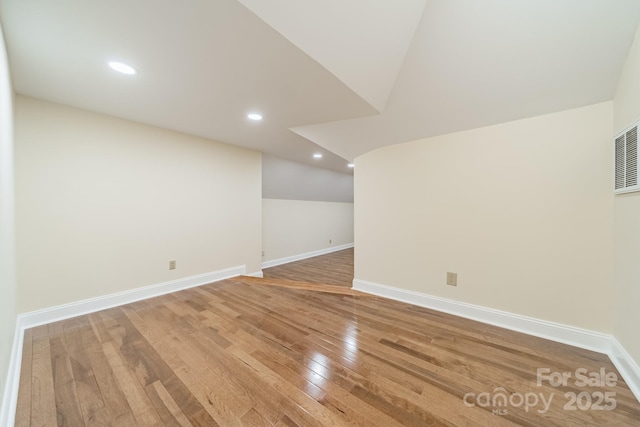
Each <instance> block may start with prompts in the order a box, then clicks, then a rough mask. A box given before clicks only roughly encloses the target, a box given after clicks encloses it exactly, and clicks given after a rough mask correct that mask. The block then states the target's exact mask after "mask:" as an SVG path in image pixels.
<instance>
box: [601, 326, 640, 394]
mask: <svg viewBox="0 0 640 427" xmlns="http://www.w3.org/2000/svg"><path fill="white" fill-rule="evenodd" d="M609 358H610V359H611V361H612V362H613V364H614V365H616V368H617V369H618V372H620V375H622V378H624V381H625V382H626V383H627V385H628V386H629V389H630V390H631V391H632V392H633V394H634V395H635V396H636V399H638V401H640V366H638V364H637V363H636V361H635V360H633V357H631V355H630V354H629V353H628V352H627V350H625V348H624V347H623V346H622V344H620V342H619V341H618V340H617V339H616V338H615V337H611V350H610V352H609Z"/></svg>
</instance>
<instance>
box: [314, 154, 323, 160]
mask: <svg viewBox="0 0 640 427" xmlns="http://www.w3.org/2000/svg"><path fill="white" fill-rule="evenodd" d="M313 158H314V159H321V158H322V154H320V153H316V154H314V155H313Z"/></svg>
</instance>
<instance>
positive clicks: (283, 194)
mask: <svg viewBox="0 0 640 427" xmlns="http://www.w3.org/2000/svg"><path fill="white" fill-rule="evenodd" d="M319 162H322V159H320V160H319ZM344 164H345V170H347V161H346V160H345V162H344ZM262 197H263V198H265V199H283V200H314V201H324V202H343V203H353V174H351V173H339V172H336V171H333V170H328V169H323V168H319V167H313V166H309V165H305V164H302V163H297V162H292V161H290V160H285V159H281V158H278V157H274V156H269V155H263V158H262Z"/></svg>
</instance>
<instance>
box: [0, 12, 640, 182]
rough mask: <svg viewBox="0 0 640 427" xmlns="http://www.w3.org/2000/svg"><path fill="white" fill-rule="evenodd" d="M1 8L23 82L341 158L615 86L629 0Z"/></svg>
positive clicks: (158, 121) (67, 100)
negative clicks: (116, 63) (256, 115)
mask: <svg viewBox="0 0 640 427" xmlns="http://www.w3.org/2000/svg"><path fill="white" fill-rule="evenodd" d="M0 19H1V21H2V26H3V30H4V32H5V37H6V42H7V49H8V53H9V60H10V65H11V71H12V78H13V83H14V87H15V90H16V91H17V92H18V93H20V94H23V95H27V96H33V97H37V98H42V99H45V100H49V101H53V102H58V103H62V104H66V105H70V106H74V107H78V108H83V109H87V110H91V111H96V112H99V113H104V114H108V115H113V116H116V117H122V118H126V119H129V120H134V121H138V122H142V123H147V124H151V125H155V126H160V127H164V128H168V129H173V130H177V131H180V132H184V133H188V134H193V135H197V136H202V137H205V138H209V139H213V140H217V141H222V142H226V143H230V144H235V145H240V146H244V147H248V148H252V149H257V150H260V151H264V152H267V153H270V154H272V155H275V156H278V157H283V158H286V159H290V160H294V161H298V162H303V163H309V164H313V165H316V166H321V167H325V168H331V169H334V170H338V171H341V172H348V171H349V169H347V168H346V163H347V160H349V161H350V160H352V159H354V158H355V157H357V156H358V155H361V154H363V153H365V152H367V151H370V150H372V149H375V148H377V147H381V146H385V145H390V144H397V143H401V142H406V141H410V140H414V139H417V138H423V137H428V136H433V135H439V134H443V133H448V132H454V131H458V130H464V129H470V128H475V127H479V126H485V125H490V124H495V123H500V122H505V121H509V120H515V119H519V118H524V117H530V116H534V115H539V114H544V113H549V112H554V111H560V110H564V109H568V108H574V107H579V106H583V105H588V104H592V103H596V102H601V101H606V100H610V99H612V98H613V96H614V91H615V88H616V84H617V81H618V77H619V75H620V72H621V70H622V67H623V65H624V60H625V58H626V54H627V52H628V50H629V48H630V45H631V42H632V40H633V36H634V34H635V31H636V28H637V26H638V21H639V20H640V1H637V0H616V1H611V0H403V1H389V0H350V1H344V0H317V1H304V2H302V1H299V0H215V1H211V0H193V1H190V2H176V1H172V0H129V1H122V0H116V1H106V0H93V1H86V0H58V1H55V2H44V1H41V0H2V1H1V2H0ZM109 60H120V61H124V62H127V63H130V64H131V65H133V66H134V67H136V68H137V69H138V71H139V73H138V75H136V76H124V75H117V74H115V73H114V72H113V71H112V70H111V69H109V68H108V67H107V66H106V63H107V62H108V61H109ZM250 111H259V112H261V113H262V114H263V116H264V120H263V121H262V122H259V123H255V122H251V121H249V120H247V118H246V114H247V113H248V112H250ZM315 152H320V153H323V154H324V157H323V158H322V159H320V160H317V159H313V158H312V154H313V153H315Z"/></svg>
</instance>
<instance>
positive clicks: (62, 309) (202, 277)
mask: <svg viewBox="0 0 640 427" xmlns="http://www.w3.org/2000/svg"><path fill="white" fill-rule="evenodd" d="M246 272H247V268H246V266H244V265H242V266H238V267H231V268H227V269H224V270H218V271H213V272H210V273H204V274H198V275H196V276H189V277H184V278H182V279H176V280H171V281H169V282H164V283H159V284H156V285H150V286H144V287H142V288H136V289H131V290H128V291H123V292H118V293H115V294H109V295H104V296H101V297H96V298H90V299H86V300H82V301H77V302H72V303H69V304H63V305H57V306H55V307H50V308H45V309H43V310H37V311H31V312H28V313H23V314H21V315H19V316H18V317H19V318H21V319H22V322H23V326H24V328H25V329H27V328H32V327H34V326H39V325H44V324H46V323H52V322H57V321H59V320H64V319H68V318H70V317H76V316H82V315H83V314H88V313H93V312H95V311H100V310H105V309H107V308H111V307H117V306H119V305H123V304H129V303H132V302H135V301H140V300H143V299H147V298H153V297H157V296H160V295H164V294H168V293H171V292H176V291H180V290H182V289H188V288H193V287H195V286H201V285H206V284H207V283H211V282H217V281H218V280H223V279H228V278H230V277H235V276H239V275H241V274H245V273H246Z"/></svg>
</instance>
